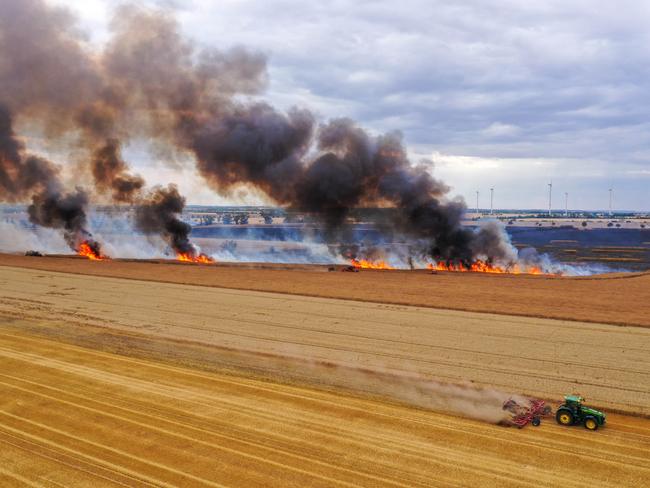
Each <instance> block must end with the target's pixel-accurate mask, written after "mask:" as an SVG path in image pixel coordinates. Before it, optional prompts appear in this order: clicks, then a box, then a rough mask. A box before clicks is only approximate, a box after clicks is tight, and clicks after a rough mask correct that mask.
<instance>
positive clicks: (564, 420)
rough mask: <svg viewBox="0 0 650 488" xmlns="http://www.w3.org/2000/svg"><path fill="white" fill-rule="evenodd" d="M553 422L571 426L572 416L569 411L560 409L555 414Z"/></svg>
mask: <svg viewBox="0 0 650 488" xmlns="http://www.w3.org/2000/svg"><path fill="white" fill-rule="evenodd" d="M555 420H557V423H558V424H560V425H573V414H572V413H571V411H570V410H567V409H561V410H558V411H557V413H556V414H555Z"/></svg>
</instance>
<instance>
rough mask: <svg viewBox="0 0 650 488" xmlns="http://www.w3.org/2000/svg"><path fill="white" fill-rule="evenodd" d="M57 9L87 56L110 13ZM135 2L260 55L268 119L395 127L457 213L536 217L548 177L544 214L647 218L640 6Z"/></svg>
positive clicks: (71, 1) (645, 21)
mask: <svg viewBox="0 0 650 488" xmlns="http://www.w3.org/2000/svg"><path fill="white" fill-rule="evenodd" d="M53 1H54V0H53ZM55 3H59V4H64V5H67V6H69V7H70V8H71V9H72V10H74V11H76V12H77V13H78V14H79V15H80V17H81V18H82V25H83V27H84V28H85V29H86V30H87V32H88V33H89V35H90V36H91V38H92V40H93V41H94V42H97V43H101V42H102V40H103V39H104V38H105V36H106V26H107V23H108V21H109V19H110V11H111V9H112V6H114V5H116V4H118V3H120V2H115V1H109V0H67V1H66V0H56V2H55ZM139 3H150V4H153V3H158V4H163V5H164V6H165V8H170V9H175V10H177V15H178V18H179V20H180V22H181V23H182V26H183V29H184V30H185V32H186V33H187V35H188V36H189V37H191V38H192V39H194V40H195V41H196V42H197V43H198V44H203V45H212V46H216V47H221V48H226V47H230V46H232V45H245V46H247V47H249V48H251V49H254V50H260V51H263V52H264V53H266V54H267V55H268V56H269V73H270V78H271V83H270V86H269V90H268V92H267V94H266V95H265V97H266V98H267V99H268V100H270V101H271V102H272V103H274V104H276V105H278V106H280V107H286V108H288V107H290V106H292V105H301V106H306V107H308V108H311V109H312V110H314V111H315V112H316V113H318V115H319V116H320V117H321V118H323V119H326V118H329V117H340V116H347V117H352V118H354V119H356V120H358V121H359V122H360V123H361V124H362V125H363V126H364V127H366V128H368V129H369V130H371V131H373V132H377V133H379V132H382V131H388V130H395V129H399V130H401V131H402V132H403V133H404V136H405V140H406V142H407V144H408V146H409V150H410V152H411V153H412V154H413V157H414V159H419V158H421V157H426V158H430V159H431V160H433V161H434V167H433V169H432V170H433V173H434V175H436V176H437V177H439V178H442V179H444V180H445V181H446V182H447V183H448V184H449V185H451V186H452V187H453V191H454V193H457V194H459V195H462V196H464V197H465V198H466V200H467V202H468V205H469V206H470V207H474V206H475V205H476V191H477V190H478V191H480V195H481V202H480V204H481V206H483V207H487V206H489V188H490V187H494V188H495V206H496V207H500V208H515V207H528V208H544V207H546V206H547V205H548V186H547V184H548V182H549V181H551V180H552V181H553V194H554V198H553V203H554V205H553V206H554V207H555V208H563V207H564V194H565V192H568V193H569V206H570V207H571V208H584V209H596V208H606V207H607V203H608V188H610V187H612V188H614V207H615V209H637V210H650V162H649V161H650V137H649V134H650V123H649V120H648V113H649V109H650V90H649V88H650V76H649V73H648V71H649V70H650V62H649V61H650V42H649V41H650V39H649V37H650V29H648V25H650V2H645V1H642V0H638V1H626V0H619V1H617V2H594V1H591V0H562V1H556V0H545V1H543V2H526V1H521V0H500V1H498V0H465V1H458V2H449V1H444V0H441V1H435V0H401V1H399V2H397V1H389V0H376V1H367V0H356V1H353V0H330V1H328V0H321V1H319V2H308V1H304V0H268V1H262V0H219V1H209V0H159V1H158V2H153V1H152V2H144V1H141V2H139ZM141 164H143V165H146V162H141ZM157 177H158V178H171V179H174V175H173V174H172V173H171V172H161V173H158V174H157ZM176 177H178V175H176ZM183 178H186V179H190V180H191V179H192V175H191V174H185V175H183ZM160 182H161V183H162V182H163V181H162V180H161V181H160ZM193 185H194V182H191V181H187V182H185V183H184V184H182V185H181V188H183V187H187V188H189V187H191V186H193ZM192 195H193V196H192ZM192 195H190V196H189V200H190V201H191V202H192V203H210V201H211V199H212V198H213V195H212V194H211V193H210V192H209V191H207V190H205V191H194V192H193V194H192ZM214 201H217V200H214ZM219 201H221V200H219Z"/></svg>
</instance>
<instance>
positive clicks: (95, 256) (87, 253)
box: [77, 241, 109, 261]
mask: <svg viewBox="0 0 650 488" xmlns="http://www.w3.org/2000/svg"><path fill="white" fill-rule="evenodd" d="M77 254H78V255H79V256H84V257H86V258H88V259H90V260H92V261H103V260H105V259H109V258H108V256H104V255H103V254H101V253H100V252H96V251H95V250H94V249H93V248H92V246H91V245H90V244H88V242H87V241H84V242H82V243H81V244H80V245H79V249H78V250H77Z"/></svg>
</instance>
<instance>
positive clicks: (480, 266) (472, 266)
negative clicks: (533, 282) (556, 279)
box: [427, 259, 549, 275]
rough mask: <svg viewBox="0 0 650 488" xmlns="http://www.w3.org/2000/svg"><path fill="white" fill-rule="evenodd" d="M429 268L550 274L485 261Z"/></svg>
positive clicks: (452, 263) (497, 272)
mask: <svg viewBox="0 0 650 488" xmlns="http://www.w3.org/2000/svg"><path fill="white" fill-rule="evenodd" d="M427 268H428V269H430V270H431V271H452V272H459V273H493V274H533V275H542V274H549V273H545V272H544V271H543V270H542V269H541V268H539V267H537V266H530V267H526V268H523V267H522V266H520V265H519V264H513V265H511V266H508V267H501V266H495V265H493V264H492V263H490V262H488V261H483V260H481V259H477V260H476V261H474V262H472V263H463V262H457V263H454V262H444V261H438V262H436V263H435V264H431V263H430V264H429V265H427Z"/></svg>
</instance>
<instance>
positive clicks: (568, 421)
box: [555, 395, 606, 430]
mask: <svg viewBox="0 0 650 488" xmlns="http://www.w3.org/2000/svg"><path fill="white" fill-rule="evenodd" d="M583 401H584V398H582V397H581V396H578V395H566V396H565V397H564V404H562V405H560V408H558V409H557V413H556V414H555V419H556V420H557V423H558V424H560V425H576V424H583V425H584V426H585V428H586V429H588V430H596V429H598V427H602V426H603V425H605V418H606V415H605V414H604V413H602V412H600V411H598V410H596V409H594V408H590V407H586V406H584V405H582V402H583Z"/></svg>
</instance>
